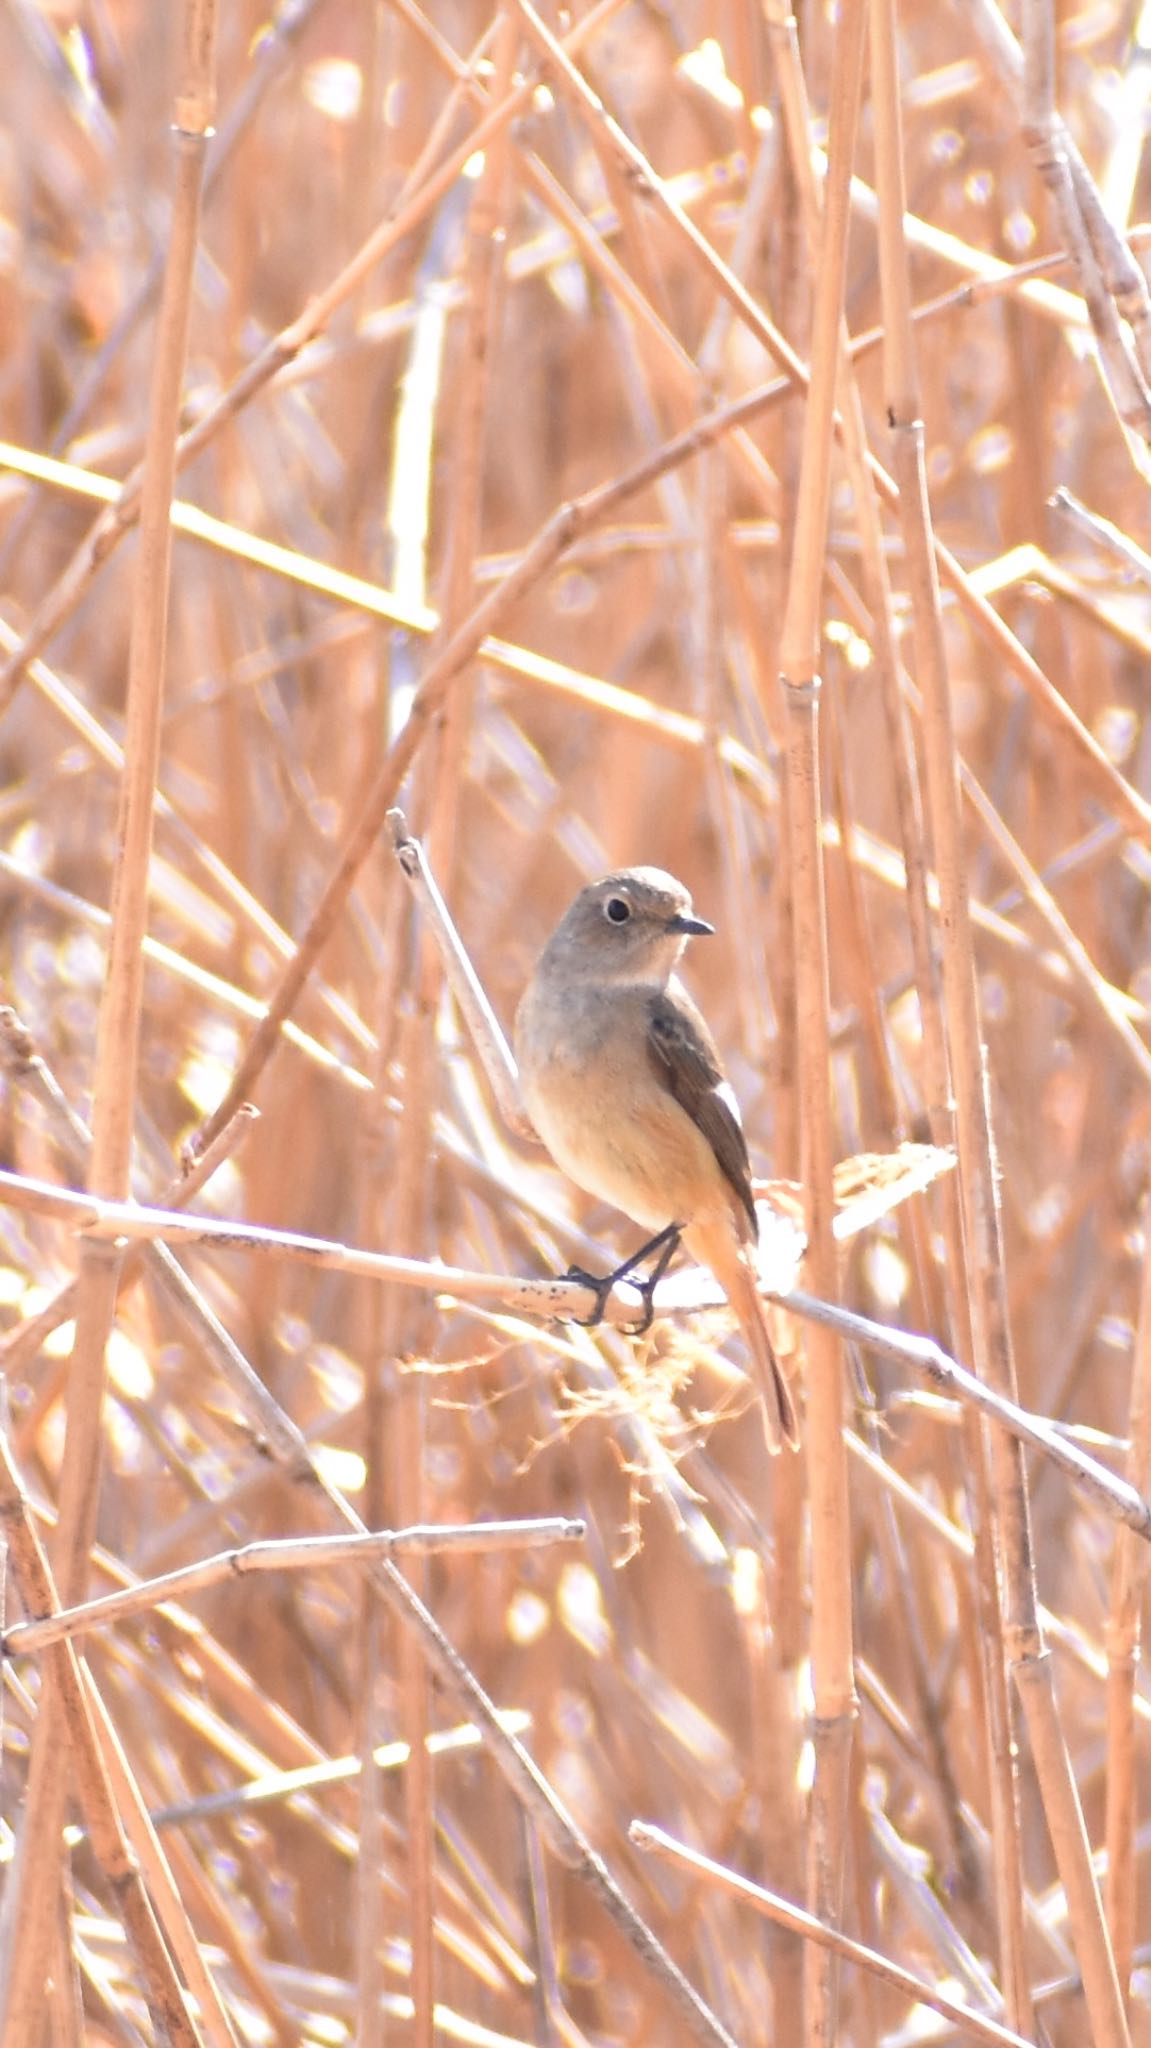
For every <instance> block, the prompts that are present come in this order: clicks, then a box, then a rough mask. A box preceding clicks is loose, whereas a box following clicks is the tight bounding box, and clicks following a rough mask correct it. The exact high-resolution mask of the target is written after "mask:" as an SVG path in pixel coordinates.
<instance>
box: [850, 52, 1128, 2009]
mask: <svg viewBox="0 0 1151 2048" xmlns="http://www.w3.org/2000/svg"><path fill="white" fill-rule="evenodd" d="M876 18H877V19H879V18H880V15H879V13H878V12H877V16H876ZM889 50H890V45H889V46H888V47H887V48H885V50H884V52H883V56H884V59H885V60H886V63H887V69H886V72H885V77H884V83H883V111H884V117H885V120H886V123H887V124H888V129H889V135H890V136H891V138H892V139H891V144H890V147H889V149H888V152H887V159H886V160H887V163H888V164H889V165H891V166H893V167H894V178H893V180H892V183H891V184H889V186H888V193H889V212H888V213H887V214H886V216H885V222H884V228H885V232H886V238H887V243H888V249H889V255H888V261H887V268H886V275H885V285H886V286H887V287H888V293H889V296H888V318H889V322H890V323H891V324H892V326H893V327H894V329H895V335H896V339H895V342H894V344H893V347H892V358H891V365H890V369H889V391H890V392H891V422H892V427H893V433H894V440H895V471H896V476H897V478H898V480H899V481H900V484H901V507H902V514H903V530H904V535H905V540H906V544H907V547H908V554H909V566H910V567H911V568H912V576H911V587H912V599H913V604H914V606H915V615H916V633H917V657H918V664H919V670H920V676H921V681H922V687H923V692H924V709H925V751H926V757H927V773H928V788H929V792H930V808H931V815H932V826H933V832H934V839H935V847H936V858H937V867H938V872H939V879H940V892H941V900H942V906H943V932H942V937H943V982H944V993H945V1003H946V1014H947V1023H948V1031H949V1036H950V1040H951V1046H952V1072H953V1076H954V1081H955V1089H956V1106H957V1116H956V1134H957V1139H958V1156H959V1177H960V1186H961V1190H962V1196H963V1210H964V1225H965V1239H966V1247H967V1255H968V1257H969V1259H970V1260H971V1262H972V1273H971V1307H972V1334H973V1349H974V1357H975V1360H976V1367H977V1371H978V1372H979V1373H980V1375H981V1376H982V1375H987V1376H988V1377H989V1378H990V1379H991V1381H992V1383H993V1384H994V1385H995V1386H996V1387H997V1389H998V1390H999V1391H1000V1392H1003V1393H1006V1394H1008V1395H1009V1396H1010V1395H1013V1394H1014V1391H1015V1373H1014V1362H1013V1357H1012V1349H1011V1337H1010V1325H1009V1320H1008V1316H1007V1306H1006V1289H1005V1282H1004V1276H1003V1238H1002V1225H1001V1219H1000V1211H999V1206H998V1201H997V1195H996V1188H995V1176H994V1160H993V1140H992V1136H991V1130H990V1123H989V1106H988V1102H987V1094H986V1083H985V1076H984V1068H983V1054H982V1045H981V1030H980V1020H979V1013H978V1000H977V993H976V977H975V966H974V952H973V948H972V938H971V926H970V918H969V910H968V902H967V890H966V877H965V871H964V860H963V854H962V848H961V838H960V830H959V786H958V775H957V771H956V748H955V740H954V731H953V725H952V714H951V705H950V697H949V685H948V679H947V669H946V658H945V654H944V648H943V637H942V629H941V623H940V613H939V597H938V589H937V586H936V584H935V579H934V563H933V555H932V548H931V542H930V538H929V535H930V512H929V509H928V505H927V495H926V483H925V473H924V467H923V434H922V425H921V423H919V422H918V413H919V407H918V404H917V398H918V386H917V374H916V367H915V357H914V347H913V343H912V339H911V323H910V319H909V315H908V303H909V302H908V296H907V293H906V289H905V287H904V288H903V289H902V290H901V289H900V284H899V274H898V269H897V250H898V241H899V238H901V235H902V223H901V219H900V217H899V216H900V213H901V211H902V201H901V192H902V184H901V173H900V171H899V169H898V166H899V164H900V161H901V150H900V147H899V142H898V123H899V114H898V99H897V94H896V92H895V90H894V89H893V88H894V71H893V69H892V68H891V67H890V62H889ZM897 351H898V353H897ZM991 1458H992V1475H993V1490H994V1512H995V1517H996V1541H997V1544H998V1546H999V1555H1000V1563H1001V1569H1002V1571H1003V1575H1004V1594H1005V1597H1004V1606H1003V1628H1004V1650H1005V1653H1006V1656H1007V1660H1008V1664H1009V1668H1010V1669H1011V1671H1012V1674H1013V1675H1014V1677H1015V1679H1016V1683H1017V1685H1018V1686H1019V1690H1020V1695H1021V1698H1022V1701H1023V1705H1024V1710H1025V1715H1026V1720H1027V1727H1028V1733H1029V1735H1030V1738H1031V1745H1032V1756H1033V1760H1034V1763H1035V1767H1036V1771H1037V1773H1038V1777H1039V1783H1040V1788H1041V1792H1042V1796H1043V1799H1044V1811H1045V1815H1046V1818H1047V1822H1048V1826H1049V1827H1050V1829H1051V1836H1052V1843H1053V1847H1054V1850H1055V1854H1056V1858H1057V1861H1058V1864H1059V1868H1060V1874H1061V1876H1062V1878H1063V1882H1064V1885H1065V1887H1066V1892H1067V1900H1068V1908H1069V1912H1070V1914H1071V1918H1072V1924H1073V1926H1074V1929H1075V1936H1076V1944H1077V1951H1078V1955H1079V1959H1080V1965H1081V1968H1082V1971H1083V1979H1084V1991H1085V1996H1086V2000H1087V2005H1088V2010H1089V2012H1090V2014H1091V2017H1092V2023H1093V2025H1094V2027H1095V2029H1096V2032H1097V2036H1098V2038H1099V2039H1100V2040H1106V2041H1114V2042H1117V2043H1121V2042H1123V2041H1125V2040H1126V2039H1127V2038H1128V2034H1127V2026H1126V2019H1125V2015H1124V2012H1123V2008H1122V2002H1121V2000H1120V1997H1119V1989H1118V1981H1117V1978H1116V1974H1115V1965H1114V1958H1113V1956H1112V1954H1111V1950H1110V1946H1109V1943H1108V1939H1107V1930H1106V1926H1105V1924H1104V1921H1103V1917H1102V1910H1101V1905H1100V1900H1099V1894H1098V1888H1097V1885H1096V1883H1095V1879H1094V1875H1093V1872H1092V1869H1091V1863H1090V1856H1089V1851H1088V1843H1087V1837H1086V1831H1085V1828H1084V1825H1083V1819H1082V1812H1081V1809H1080V1806H1079V1801H1078V1796H1077V1793H1076V1788H1075V1784H1074V1778H1073V1775H1072V1771H1071V1766H1070V1762H1069V1759H1068V1757H1067V1753H1066V1745H1065V1741H1064V1738H1063V1735H1062V1733H1061V1730H1060V1727H1059V1722H1058V1716H1057V1713H1056V1710H1055V1702H1054V1693H1053V1690H1052V1685H1051V1678H1050V1669H1049V1661H1048V1658H1047V1656H1046V1654H1045V1653H1044V1651H1043V1646H1042V1634H1041V1630H1040V1626H1039V1621H1038V1614H1037V1606H1036V1590H1035V1578H1034V1555H1033V1544H1032V1533H1031V1521H1030V1510H1029V1503H1028V1497H1027V1484H1026V1477H1025V1473H1024V1469H1023V1464H1022V1458H1021V1454H1020V1451H1019V1447H1018V1444H1017V1443H1016V1442H1015V1441H1014V1440H1013V1439H1010V1438H1008V1437H1007V1436H1005V1435H1004V1434H1003V1433H1002V1432H999V1431H995V1432H993V1434H992V1437H991ZM1016 1974H1017V1981H1021V1976H1020V1973H1016ZM1010 2009H1011V2010H1012V2012H1013V2014H1017V2013H1018V2014H1021V2013H1023V2012H1026V2010H1027V2006H1026V2004H1023V2005H1021V2006H1018V2007H1017V2006H1014V2005H1013V2006H1012V2007H1011V2008H1010Z"/></svg>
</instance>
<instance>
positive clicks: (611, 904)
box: [603, 896, 631, 924]
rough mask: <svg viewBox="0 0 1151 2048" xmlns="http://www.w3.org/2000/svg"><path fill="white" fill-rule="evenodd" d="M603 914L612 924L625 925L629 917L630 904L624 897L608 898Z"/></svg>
mask: <svg viewBox="0 0 1151 2048" xmlns="http://www.w3.org/2000/svg"><path fill="white" fill-rule="evenodd" d="M603 914H604V916H605V917H606V918H608V919H610V921H611V923H612V924H626V923H627V921H628V918H629V917H630V916H631V904H630V903H629V902H628V901H627V898H626V897H624V896H609V897H608V899H607V902H606V903H605V904H604V907H603Z"/></svg>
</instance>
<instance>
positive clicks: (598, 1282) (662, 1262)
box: [560, 1224, 679, 1337]
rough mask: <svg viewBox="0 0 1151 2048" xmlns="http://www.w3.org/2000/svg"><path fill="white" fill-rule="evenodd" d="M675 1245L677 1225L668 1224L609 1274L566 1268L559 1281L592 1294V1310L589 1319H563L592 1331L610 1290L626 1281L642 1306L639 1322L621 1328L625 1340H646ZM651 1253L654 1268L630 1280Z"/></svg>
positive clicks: (607, 1300)
mask: <svg viewBox="0 0 1151 2048" xmlns="http://www.w3.org/2000/svg"><path fill="white" fill-rule="evenodd" d="M678 1245H679V1226H678V1224H671V1225H670V1226H669V1228H668V1229H667V1230H661V1232H660V1234H659V1236H658V1237H654V1238H653V1239H652V1241H651V1243H650V1244H645V1245H642V1246H641V1247H640V1250H639V1251H638V1252H634V1253H633V1254H632V1256H631V1258H630V1259H625V1260H624V1262H623V1265H622V1266H616V1268H615V1269H614V1271H613V1272H611V1273H604V1274H602V1275H597V1274H595V1273H588V1272H585V1270H584V1268H583V1267H582V1266H569V1267H568V1269H567V1272H566V1273H564V1274H561V1276H560V1277H561V1279H562V1280H563V1281H564V1282H567V1283H570V1284H571V1285H572V1286H573V1287H587V1288H589V1289H590V1291H591V1293H592V1294H594V1295H595V1308H594V1309H593V1310H592V1313H591V1315H590V1316H568V1317H566V1318H565V1320H566V1321H568V1322H572V1323H578V1324H579V1326H580V1328H581V1329H583V1330H594V1329H595V1327H596V1325H597V1323H602V1321H603V1319H604V1316H605V1315H606V1313H607V1305H608V1302H609V1301H610V1300H611V1295H612V1290H613V1288H615V1287H616V1286H617V1285H618V1284H619V1282H620V1281H621V1280H626V1281H627V1282H628V1284H629V1286H631V1287H634V1288H635V1291H636V1293H637V1294H638V1295H639V1298H640V1300H641V1302H642V1303H643V1312H642V1314H641V1316H640V1319H639V1321H638V1322H636V1323H622V1324H621V1325H620V1328H621V1329H622V1330H623V1333H624V1335H625V1336H626V1337H645V1336H646V1335H647V1332H648V1331H649V1330H650V1328H651V1326H652V1321H653V1319H654V1316H655V1290H656V1288H657V1287H658V1286H659V1283H660V1281H661V1280H662V1279H663V1276H664V1274H665V1273H666V1271H667V1269H668V1266H669V1265H670V1263H671V1261H672V1259H673V1258H674V1257H675V1253H676V1250H677V1248H678ZM652 1252H658V1253H659V1257H658V1258H657V1260H656V1262H655V1265H654V1266H653V1267H652V1269H651V1272H650V1273H649V1274H648V1276H647V1279H646V1280H636V1279H635V1278H634V1277H633V1275H634V1273H635V1269H636V1267H637V1266H640V1265H642V1264H643V1261H644V1260H645V1259H647V1258H650V1256H651V1254H652Z"/></svg>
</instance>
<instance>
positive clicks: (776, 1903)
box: [629, 1820, 1024, 2048]
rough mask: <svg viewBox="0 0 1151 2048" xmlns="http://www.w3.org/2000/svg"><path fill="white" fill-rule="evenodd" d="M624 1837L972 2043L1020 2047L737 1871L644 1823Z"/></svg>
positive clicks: (1016, 2039)
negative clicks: (894, 1991)
mask: <svg viewBox="0 0 1151 2048" xmlns="http://www.w3.org/2000/svg"><path fill="white" fill-rule="evenodd" d="M629 1833H630V1835H631V1839H632V1841H633V1842H634V1843H635V1844H636V1846H637V1848H640V1849H646V1850H648V1851H649V1852H651V1853H653V1854H655V1855H657V1856H666V1857H668V1858H670V1859H671V1860H673V1861H675V1862H677V1863H679V1864H681V1865H682V1866H683V1867H684V1868H685V1869H688V1870H690V1871H691V1872H692V1873H693V1875H694V1876H696V1877H699V1878H702V1879H703V1880H704V1881H705V1882H706V1883H708V1884H718V1885H722V1886H723V1887H724V1888H725V1889H727V1890H729V1891H732V1892H734V1893H736V1894H737V1895H738V1897H740V1898H741V1899H745V1900H746V1901H747V1903H748V1905H749V1906H754V1908H755V1910H756V1912H758V1913H763V1914H764V1915H765V1916H766V1917H767V1918H768V1919H770V1920H774V1921H775V1922H776V1924H777V1925H778V1926H780V1927H787V1928H790V1929H791V1930H792V1931H793V1932H794V1933H796V1934H798V1935H800V1936H802V1938H803V1939H804V1940H805V1941H807V1942H810V1943H812V1944H814V1945H815V1946H816V1947H817V1948H825V1949H827V1950H828V1951H829V1952H830V1953H833V1954H834V1955H835V1956H836V1957H838V1958H840V1959H842V1960H843V1961H845V1962H851V1963H855V1964H857V1965H858V1966H859V1968H860V1969H864V1970H870V1971H872V1972H874V1974H875V1975H876V1976H877V1977H879V1978H882V1979H884V1980H886V1982H887V1983H889V1984H894V1985H897V1986H898V1987H899V1989H900V1990H901V1991H904V1992H907V1993H908V1994H909V1995H910V1996H911V1997H912V1998H914V1999H915V2000H916V2001H917V2002H918V2003H919V2004H921V2005H926V2006H927V2007H928V2008H929V2009H930V2010H931V2011H932V2012H938V2013H942V2015H943V2017H944V2018H945V2019H949V2020H954V2021H955V2023H956V2024H957V2025H958V2026H960V2027H962V2028H963V2029H964V2031H965V2032H966V2033H969V2034H970V2035H971V2036H972V2037H973V2038H974V2039H975V2040H977V2041H996V2042H1000V2043H1002V2044H1003V2048H1007V2044H1008V2043H1010V2044H1011V2048H1024V2036H1023V2035H1021V2034H1016V2033H1013V2032H1012V2031H1011V2029H1010V2028H1009V2027H1001V2026H999V2025H998V2024H997V2022H996V2021H995V2020H993V2019H990V2018H988V2017H987V2016H986V2015H985V2014H983V2013H978V2012H973V2011H972V2009H971V2007H970V2006H967V2005H961V2004H960V2003H959V2001H958V2000H957V1999H953V1998H948V1997H947V1996H946V1994H944V1993H942V1992H940V1991H938V1990H936V1989H935V1988H934V1987H933V1986H932V1985H930V1984H927V1983H924V1981H923V1980H922V1978H915V1977H913V1976H912V1975H911V1974H910V1972H909V1971H907V1970H903V1969H901V1968H900V1966H899V1964H898V1963H893V1962H892V1961H891V1960H890V1958H889V1957H887V1956H882V1955H877V1954H876V1953H875V1951H874V1950H872V1949H867V1948H864V1947H862V1946H861V1945H860V1943H859V1942H855V1941H851V1940H849V1938H848V1937H847V1935H845V1934H841V1933H840V1932H839V1930H838V1929H837V1928H835V1927H829V1926H827V1925H826V1924H825V1923H824V1922H823V1921H821V1920H817V1919H816V1917H815V1915H814V1914H813V1913H805V1912H803V1910H802V1909H801V1908H800V1907H798V1906H793V1905H792V1904H791V1903H790V1901H789V1900H787V1899H781V1898H777V1897H776V1896H775V1894H774V1893H772V1892H769V1891H765V1890H764V1888H763V1887H762V1886H761V1885H756V1884H751V1883H750V1882H749V1881H748V1879H747V1878H746V1877H741V1876H740V1875H739V1873H738V1871H735V1870H725V1869H724V1868H723V1866H722V1864H719V1863H715V1862H713V1861H712V1859H711V1858H710V1857H707V1856H701V1855H700V1854H699V1852H698V1850H694V1849H690V1848H689V1847H688V1846H687V1845H686V1843H683V1842H677V1841H675V1840H674V1839H673V1837H672V1836H671V1835H668V1834H665V1832H664V1830H663V1829H662V1828H657V1827H653V1826H652V1825H651V1823H650V1822H648V1821H641V1820H633V1822H632V1824H631V1827H630V1829H629Z"/></svg>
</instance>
